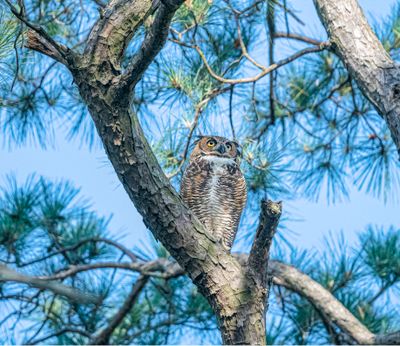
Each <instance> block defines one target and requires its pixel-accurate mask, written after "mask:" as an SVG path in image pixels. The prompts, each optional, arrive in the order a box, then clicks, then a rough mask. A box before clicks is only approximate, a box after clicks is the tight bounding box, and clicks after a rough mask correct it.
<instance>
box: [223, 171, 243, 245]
mask: <svg viewBox="0 0 400 346" xmlns="http://www.w3.org/2000/svg"><path fill="white" fill-rule="evenodd" d="M221 183H222V184H223V186H224V188H223V190H224V191H226V198H225V201H226V205H225V207H224V211H225V213H226V216H227V217H226V218H224V219H226V220H228V222H227V224H221V227H223V231H222V234H223V238H224V243H225V245H226V247H227V248H228V249H230V248H231V247H232V244H233V241H234V240H235V237H236V233H237V230H238V227H239V222H240V217H241V215H242V212H243V209H244V207H245V205H246V201H247V186H246V180H245V178H244V176H243V174H242V172H241V170H240V168H239V167H232V170H231V171H230V174H229V175H227V176H226V177H225V178H222V182H221ZM221 194H223V191H222V193H221Z"/></svg>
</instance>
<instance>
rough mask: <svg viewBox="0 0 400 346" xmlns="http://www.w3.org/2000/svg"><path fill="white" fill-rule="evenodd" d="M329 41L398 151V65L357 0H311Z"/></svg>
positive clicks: (399, 109)
mask: <svg viewBox="0 0 400 346" xmlns="http://www.w3.org/2000/svg"><path fill="white" fill-rule="evenodd" d="M314 3H315V6H316V8H317V11H318V14H319V16H320V18H321V21H322V23H323V24H324V26H325V28H326V30H327V32H328V35H329V39H330V42H331V43H332V46H333V48H334V50H335V52H336V53H337V54H338V56H339V57H340V58H341V59H342V61H343V62H344V64H345V65H346V67H347V69H348V71H349V72H350V74H351V76H352V77H353V78H354V79H355V80H356V82H357V84H358V85H359V87H360V88H361V90H362V92H363V94H364V95H365V96H366V97H367V98H368V99H369V100H370V101H371V102H372V104H373V105H374V106H375V107H376V109H377V110H378V112H379V113H380V114H381V115H382V116H383V118H384V119H385V121H386V123H387V125H388V128H389V129H390V132H391V135H392V138H393V141H394V143H395V145H396V147H397V150H398V152H399V154H400V68H399V66H398V64H396V63H395V62H394V61H393V60H392V59H391V58H390V56H389V54H388V53H387V52H386V51H385V49H384V48H383V46H382V44H381V42H380V41H379V40H378V38H377V37H376V35H375V34H374V32H373V31H372V29H371V27H370V26H369V24H368V22H367V20H366V18H365V16H364V13H363V11H362V9H361V8H360V6H359V5H358V2H357V0H335V1H331V0H314Z"/></svg>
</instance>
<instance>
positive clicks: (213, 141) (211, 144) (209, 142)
mask: <svg viewBox="0 0 400 346" xmlns="http://www.w3.org/2000/svg"><path fill="white" fill-rule="evenodd" d="M216 144H217V142H216V141H215V140H214V139H210V140H209V141H208V142H207V146H208V147H210V148H212V147H215V145H216Z"/></svg>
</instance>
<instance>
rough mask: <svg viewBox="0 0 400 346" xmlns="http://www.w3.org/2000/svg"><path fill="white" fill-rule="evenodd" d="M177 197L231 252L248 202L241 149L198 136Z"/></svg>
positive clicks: (236, 145) (220, 140)
mask: <svg viewBox="0 0 400 346" xmlns="http://www.w3.org/2000/svg"><path fill="white" fill-rule="evenodd" d="M194 145H195V147H194V149H193V151H192V153H191V155H190V160H189V164H188V166H187V167H186V169H185V171H184V173H183V177H182V181H181V189H180V194H181V197H182V199H183V201H184V202H185V203H186V204H187V205H188V207H189V208H190V209H191V210H192V212H193V213H194V214H195V215H196V216H197V218H198V219H199V220H200V221H201V222H202V223H203V224H204V226H205V227H206V228H207V229H208V230H209V231H210V232H212V234H213V235H214V236H215V237H216V238H217V239H218V240H219V242H220V243H221V244H222V245H223V247H224V248H225V249H226V250H227V251H230V249H231V247H232V244H233V241H234V239H235V236H236V232H237V229H238V226H239V221H240V216H241V214H242V211H243V208H244V206H245V204H246V199H247V188H246V181H245V179H244V177H243V174H242V172H241V170H240V167H239V166H240V156H241V148H240V146H239V144H238V143H237V142H235V141H230V140H228V139H227V138H224V137H219V136H201V137H199V139H198V140H196V141H195V143H194Z"/></svg>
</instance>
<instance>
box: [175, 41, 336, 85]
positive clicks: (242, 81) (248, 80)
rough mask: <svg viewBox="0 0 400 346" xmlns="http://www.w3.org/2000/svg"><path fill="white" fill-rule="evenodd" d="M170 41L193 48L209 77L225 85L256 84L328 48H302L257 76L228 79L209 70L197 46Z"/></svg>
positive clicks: (322, 45) (326, 43)
mask: <svg viewBox="0 0 400 346" xmlns="http://www.w3.org/2000/svg"><path fill="white" fill-rule="evenodd" d="M171 41H172V42H175V43H177V44H179V45H181V46H184V47H187V48H194V49H195V50H196V51H197V53H198V54H199V56H200V58H201V60H202V61H203V63H204V65H205V67H206V69H207V71H208V73H209V74H210V75H211V77H213V78H214V79H216V80H217V81H219V82H221V83H226V84H245V83H253V82H256V81H258V80H260V79H261V78H263V77H264V76H266V75H267V74H269V73H270V72H272V71H275V70H276V69H278V68H279V67H281V66H284V65H287V64H289V63H291V62H292V61H294V60H296V59H298V58H300V57H302V56H303V55H306V54H310V53H317V52H321V51H323V50H324V49H327V48H329V47H330V43H329V42H322V43H321V44H320V45H319V46H316V47H308V48H304V49H302V50H300V51H298V52H296V53H294V54H292V55H290V56H288V57H287V58H284V59H281V60H279V61H277V62H276V63H274V64H272V65H270V66H267V67H264V68H263V69H262V70H261V72H260V73H259V74H257V75H255V76H253V77H247V78H238V79H230V78H224V77H222V76H220V75H218V74H217V73H216V72H215V71H214V70H213V69H212V68H211V66H210V65H209V63H208V61H207V58H206V57H205V55H204V53H203V51H202V50H201V49H200V47H199V46H197V45H194V46H193V45H190V44H187V43H184V42H182V41H179V40H174V39H171Z"/></svg>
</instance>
